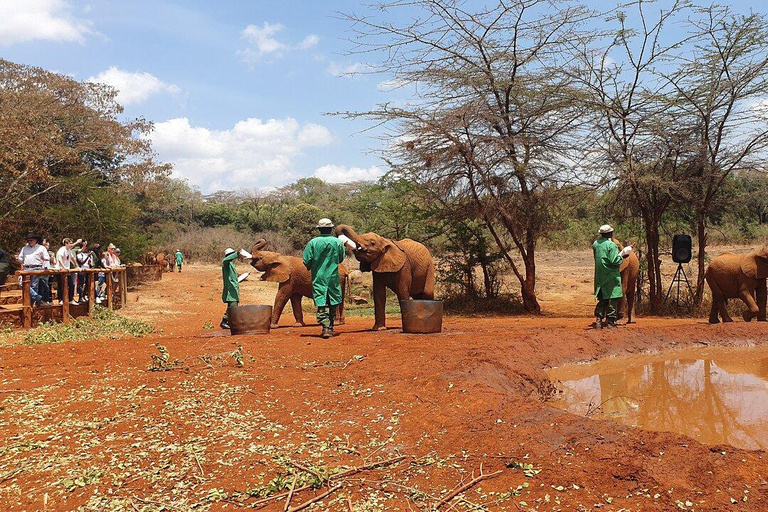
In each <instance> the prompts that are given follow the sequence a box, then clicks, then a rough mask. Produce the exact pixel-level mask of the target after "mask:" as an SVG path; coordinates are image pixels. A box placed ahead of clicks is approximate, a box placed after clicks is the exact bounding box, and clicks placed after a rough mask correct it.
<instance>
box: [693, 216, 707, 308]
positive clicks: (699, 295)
mask: <svg viewBox="0 0 768 512" xmlns="http://www.w3.org/2000/svg"><path fill="white" fill-rule="evenodd" d="M696 233H697V238H698V240H697V243H698V248H699V254H698V255H697V256H696V262H697V271H698V274H697V276H696V292H695V293H694V296H693V305H694V307H698V306H700V305H701V301H702V299H703V298H704V271H705V270H706V269H705V266H706V256H707V252H706V251H707V217H706V215H704V213H703V212H699V213H698V214H697V215H696Z"/></svg>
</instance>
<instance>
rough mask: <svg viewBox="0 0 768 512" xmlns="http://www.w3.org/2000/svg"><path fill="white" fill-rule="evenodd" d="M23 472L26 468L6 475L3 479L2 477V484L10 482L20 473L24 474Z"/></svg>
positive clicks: (0, 481)
mask: <svg viewBox="0 0 768 512" xmlns="http://www.w3.org/2000/svg"><path fill="white" fill-rule="evenodd" d="M23 471H24V468H19V469H15V470H13V471H11V472H10V473H8V474H6V475H3V476H2V477H0V484H2V483H3V482H5V481H6V480H10V479H11V478H13V477H15V476H16V475H18V474H19V473H22V472H23Z"/></svg>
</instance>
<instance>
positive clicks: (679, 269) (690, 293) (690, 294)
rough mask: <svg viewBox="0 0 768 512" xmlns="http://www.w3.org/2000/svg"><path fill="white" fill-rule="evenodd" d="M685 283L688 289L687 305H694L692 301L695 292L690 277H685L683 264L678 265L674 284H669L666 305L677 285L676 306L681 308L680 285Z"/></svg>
mask: <svg viewBox="0 0 768 512" xmlns="http://www.w3.org/2000/svg"><path fill="white" fill-rule="evenodd" d="M682 282H685V285H686V286H687V287H688V300H686V305H689V306H690V305H692V302H691V301H692V299H693V290H692V289H691V283H690V282H688V276H687V275H685V269H684V268H683V264H682V263H678V264H677V270H675V275H674V277H672V282H671V283H669V289H668V290H667V296H666V297H664V303H665V304H666V303H667V301H668V300H669V295H670V294H671V293H672V288H673V287H674V286H675V283H677V296H676V297H675V305H676V306H677V307H678V308H679V307H680V283H682Z"/></svg>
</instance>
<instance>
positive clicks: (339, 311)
mask: <svg viewBox="0 0 768 512" xmlns="http://www.w3.org/2000/svg"><path fill="white" fill-rule="evenodd" d="M347 281H348V279H346V278H344V279H342V280H341V283H340V284H341V304H339V305H338V306H336V316H335V318H334V319H333V323H334V325H344V322H345V320H344V298H345V297H346V296H347V295H346V291H347V285H348V283H347Z"/></svg>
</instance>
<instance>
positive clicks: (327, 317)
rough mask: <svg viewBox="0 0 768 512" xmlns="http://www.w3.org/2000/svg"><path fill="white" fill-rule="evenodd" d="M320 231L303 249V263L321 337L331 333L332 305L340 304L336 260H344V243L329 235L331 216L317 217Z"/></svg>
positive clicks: (331, 231)
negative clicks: (309, 281) (309, 283)
mask: <svg viewBox="0 0 768 512" xmlns="http://www.w3.org/2000/svg"><path fill="white" fill-rule="evenodd" d="M317 229H318V230H319V231H320V234H319V235H318V236H316V237H315V238H313V239H312V240H310V241H309V243H308V244H307V246H306V247H305V248H304V253H303V258H304V266H305V267H307V268H308V269H309V270H310V272H311V273H312V300H313V301H314V302H315V306H317V323H319V324H320V325H321V326H322V327H323V331H322V333H321V334H320V335H321V336H322V337H323V338H325V339H327V338H331V337H333V336H335V333H334V332H333V318H334V316H335V314H336V306H338V305H339V304H341V301H342V300H343V297H342V295H341V284H340V282H339V263H341V262H342V261H344V256H346V251H345V249H344V244H343V243H342V242H341V240H339V239H338V238H336V237H335V236H333V222H331V219H320V221H319V222H318V223H317Z"/></svg>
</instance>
